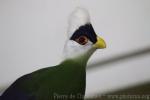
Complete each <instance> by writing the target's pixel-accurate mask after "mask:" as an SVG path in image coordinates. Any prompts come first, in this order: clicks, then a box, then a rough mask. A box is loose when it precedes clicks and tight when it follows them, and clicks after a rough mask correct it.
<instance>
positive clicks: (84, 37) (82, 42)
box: [75, 36, 88, 45]
mask: <svg viewBox="0 0 150 100" xmlns="http://www.w3.org/2000/svg"><path fill="white" fill-rule="evenodd" d="M75 41H76V42H78V43H79V44H81V45H85V44H86V43H87V42H88V38H87V37H86V36H80V37H78V38H77V39H76V40H75Z"/></svg>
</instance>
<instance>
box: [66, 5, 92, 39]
mask: <svg viewBox="0 0 150 100" xmlns="http://www.w3.org/2000/svg"><path fill="white" fill-rule="evenodd" d="M87 23H90V15H89V12H88V11H87V10H86V9H85V8H81V7H77V8H76V9H75V10H74V11H73V12H72V14H71V15H70V18H69V27H68V35H69V37H71V36H72V34H73V33H74V32H75V30H77V29H78V28H79V27H80V26H82V25H85V24H87Z"/></svg>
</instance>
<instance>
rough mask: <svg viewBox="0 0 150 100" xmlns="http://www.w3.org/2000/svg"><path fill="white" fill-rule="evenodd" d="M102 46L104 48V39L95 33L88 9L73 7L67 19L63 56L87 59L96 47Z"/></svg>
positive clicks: (100, 47)
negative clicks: (67, 26)
mask: <svg viewBox="0 0 150 100" xmlns="http://www.w3.org/2000/svg"><path fill="white" fill-rule="evenodd" d="M103 48H106V44H105V41H104V40H103V39H102V38H101V37H99V36H98V35H97V34H96V33H95V31H94V29H93V27H92V24H91V22H90V16H89V13H88V11H87V10H86V9H84V8H77V9H75V11H73V12H72V14H71V16H70V19H69V28H68V39H67V41H66V44H65V47H64V54H65V58H67V59H80V60H81V59H83V58H84V59H86V60H88V58H89V57H90V56H91V55H92V54H93V52H94V51H95V50H96V49H103Z"/></svg>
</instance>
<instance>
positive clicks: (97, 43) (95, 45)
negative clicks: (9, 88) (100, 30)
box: [94, 37, 106, 49]
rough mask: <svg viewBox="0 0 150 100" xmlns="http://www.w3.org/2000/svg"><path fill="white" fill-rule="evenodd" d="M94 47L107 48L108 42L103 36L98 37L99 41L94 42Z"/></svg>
mask: <svg viewBox="0 0 150 100" xmlns="http://www.w3.org/2000/svg"><path fill="white" fill-rule="evenodd" d="M94 47H95V48H97V49H103V48H106V43H105V41H104V40H103V39H102V38H100V37H97V42H96V43H95V44H94Z"/></svg>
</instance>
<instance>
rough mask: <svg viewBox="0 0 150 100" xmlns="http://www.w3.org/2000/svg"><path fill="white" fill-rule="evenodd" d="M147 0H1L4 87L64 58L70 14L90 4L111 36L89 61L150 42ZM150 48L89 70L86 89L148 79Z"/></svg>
mask: <svg viewBox="0 0 150 100" xmlns="http://www.w3.org/2000/svg"><path fill="white" fill-rule="evenodd" d="M149 4H150V1H149V0H0V89H1V90H3V88H5V87H7V86H8V85H9V84H11V83H12V82H13V81H14V80H15V79H17V78H18V77H20V76H22V75H24V74H26V73H29V72H32V71H34V70H37V69H39V68H44V67H47V66H52V65H56V64H58V63H59V62H60V61H61V55H62V50H63V45H64V43H65V39H66V32H67V20H68V16H69V14H70V13H71V11H72V10H73V9H74V8H75V7H76V6H83V7H85V8H87V9H88V10H89V12H90V15H91V20H92V24H93V26H94V28H95V31H96V32H97V33H100V35H101V36H102V37H104V38H105V40H106V42H107V48H106V49H105V50H98V51H97V52H96V53H95V54H94V55H93V56H92V58H91V59H90V61H89V63H92V62H94V61H96V60H100V61H101V60H104V59H109V58H110V57H113V56H117V55H121V54H124V53H128V52H130V51H134V50H137V51H138V50H139V49H142V48H145V47H150V28H149V27H150V6H149ZM149 70H150V54H147V55H146V56H142V57H138V58H133V59H131V60H126V61H124V62H119V63H113V64H109V65H104V66H101V67H100V68H99V69H97V70H91V71H90V70H89V71H88V72H87V90H86V95H87V96H88V95H90V94H93V93H98V92H99V93H103V92H106V91H109V90H112V89H117V88H122V87H126V86H130V85H134V84H139V83H143V82H146V81H150V73H149Z"/></svg>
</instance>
